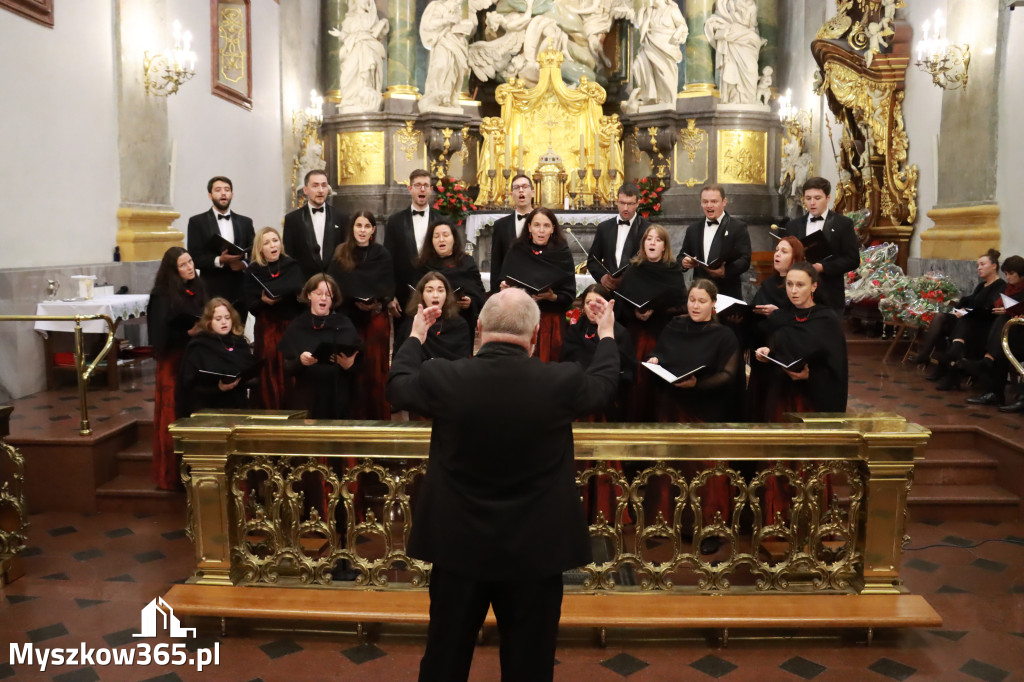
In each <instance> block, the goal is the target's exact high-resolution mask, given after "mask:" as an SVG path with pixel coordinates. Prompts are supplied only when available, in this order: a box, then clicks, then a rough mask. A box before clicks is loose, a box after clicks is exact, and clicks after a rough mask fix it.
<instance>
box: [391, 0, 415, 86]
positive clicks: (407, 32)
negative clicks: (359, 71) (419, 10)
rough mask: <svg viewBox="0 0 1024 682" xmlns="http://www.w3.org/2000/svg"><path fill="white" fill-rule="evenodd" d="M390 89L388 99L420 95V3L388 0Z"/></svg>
mask: <svg viewBox="0 0 1024 682" xmlns="http://www.w3.org/2000/svg"><path fill="white" fill-rule="evenodd" d="M388 19H390V21H391V26H390V29H389V31H388V88H387V92H386V93H385V95H384V97H385V98H390V97H394V96H396V95H406V96H409V95H412V96H415V95H417V94H418V93H419V88H417V87H416V43H417V41H418V40H419V36H417V35H416V1H415V0H388Z"/></svg>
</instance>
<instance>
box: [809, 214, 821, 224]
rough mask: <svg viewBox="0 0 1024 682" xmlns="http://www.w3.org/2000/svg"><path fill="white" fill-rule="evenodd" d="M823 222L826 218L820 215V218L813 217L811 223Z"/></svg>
mask: <svg viewBox="0 0 1024 682" xmlns="http://www.w3.org/2000/svg"><path fill="white" fill-rule="evenodd" d="M822 220H824V218H823V217H821V216H820V215H819V216H811V222H812V223H817V222H821V221H822Z"/></svg>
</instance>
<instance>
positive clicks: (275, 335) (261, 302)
mask: <svg viewBox="0 0 1024 682" xmlns="http://www.w3.org/2000/svg"><path fill="white" fill-rule="evenodd" d="M304 283H305V279H304V278H303V276H302V268H301V267H300V266H299V264H298V262H297V261H295V260H294V259H293V258H292V257H291V256H289V255H287V254H286V253H285V252H284V244H283V243H282V241H281V235H280V233H279V232H278V231H277V230H276V229H274V228H273V227H264V228H263V229H261V230H260V231H259V233H258V234H257V235H256V240H255V241H254V242H253V248H252V257H251V258H250V264H249V269H248V270H247V271H246V277H245V283H244V287H243V294H244V298H245V302H246V307H247V308H248V309H249V312H251V313H252V314H253V315H254V316H255V318H256V324H255V327H254V329H253V334H254V337H255V346H256V357H257V358H258V359H259V360H261V361H262V364H261V365H260V385H259V405H260V406H261V407H262V408H263V409H265V410H280V409H281V408H282V407H283V406H284V394H285V384H284V362H283V361H282V359H281V352H280V351H279V350H278V349H277V344H278V343H279V342H280V341H281V335H282V334H284V330H285V329H286V328H287V327H288V323H289V322H291V321H292V320H293V319H294V318H295V316H296V315H298V314H299V313H300V312H301V311H302V307H303V306H302V305H301V304H300V303H299V301H298V296H299V291H301V290H302V285H303V284H304Z"/></svg>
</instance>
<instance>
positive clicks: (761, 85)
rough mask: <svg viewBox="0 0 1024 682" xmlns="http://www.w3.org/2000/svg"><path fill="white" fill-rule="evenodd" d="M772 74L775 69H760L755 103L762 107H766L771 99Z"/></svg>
mask: <svg viewBox="0 0 1024 682" xmlns="http://www.w3.org/2000/svg"><path fill="white" fill-rule="evenodd" d="M774 73H775V69H773V68H772V67H770V66H766V67H764V68H763V69H761V78H759V79H758V81H757V101H758V103H759V104H763V105H764V106H768V102H769V100H771V98H772V74H774Z"/></svg>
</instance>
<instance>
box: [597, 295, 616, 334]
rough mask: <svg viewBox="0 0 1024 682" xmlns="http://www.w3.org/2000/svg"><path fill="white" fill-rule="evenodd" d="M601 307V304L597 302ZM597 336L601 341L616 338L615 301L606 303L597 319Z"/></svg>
mask: <svg viewBox="0 0 1024 682" xmlns="http://www.w3.org/2000/svg"><path fill="white" fill-rule="evenodd" d="M597 303H598V304H599V305H600V302H597ZM597 336H598V338H601V339H614V338H615V301H605V302H604V307H603V309H602V310H601V312H600V313H599V315H598V317H597Z"/></svg>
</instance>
